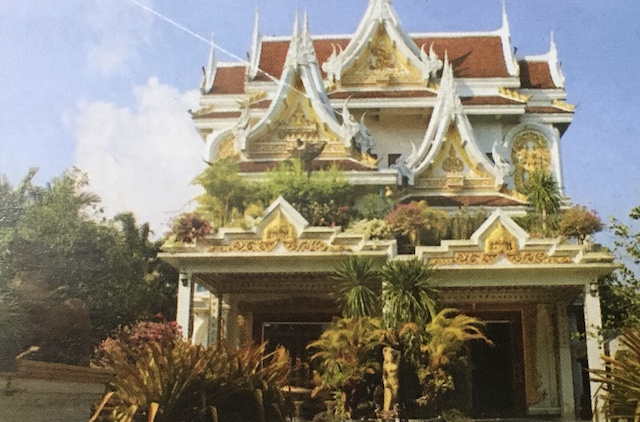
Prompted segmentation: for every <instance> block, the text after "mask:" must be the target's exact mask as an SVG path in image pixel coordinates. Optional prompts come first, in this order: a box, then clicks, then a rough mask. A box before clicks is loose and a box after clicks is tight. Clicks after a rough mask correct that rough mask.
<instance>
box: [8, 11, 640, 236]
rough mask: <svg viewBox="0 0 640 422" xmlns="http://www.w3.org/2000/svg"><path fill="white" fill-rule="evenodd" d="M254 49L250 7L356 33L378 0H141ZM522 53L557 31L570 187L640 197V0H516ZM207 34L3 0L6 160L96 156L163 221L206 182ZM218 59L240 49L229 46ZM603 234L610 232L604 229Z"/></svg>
mask: <svg viewBox="0 0 640 422" xmlns="http://www.w3.org/2000/svg"><path fill="white" fill-rule="evenodd" d="M136 1H141V2H143V3H144V4H146V5H148V6H149V7H151V8H152V9H154V10H156V11H158V12H159V13H161V14H163V15H165V16H167V17H168V18H170V19H172V20H174V21H176V22H179V23H180V24H181V25H183V26H184V27H186V28H188V29H189V30H191V31H192V32H194V33H197V34H199V35H201V36H203V37H205V38H207V39H208V38H209V37H210V36H211V33H212V32H214V33H215V39H216V43H217V44H219V45H220V46H222V47H224V48H225V49H227V50H229V51H231V52H233V53H234V54H236V55H238V56H240V57H245V54H246V52H247V51H248V50H249V48H250V38H251V31H252V22H253V14H254V11H255V8H256V7H259V8H260V13H261V28H262V33H263V34H265V35H288V34H289V33H290V31H291V28H292V23H293V15H294V14H295V11H296V9H299V10H301V11H302V10H308V12H309V16H310V24H311V31H312V33H316V34H318V33H352V32H353V31H354V30H355V28H356V26H357V24H358V22H359V20H360V18H361V16H362V14H363V12H364V10H365V7H366V1H365V0H340V1H339V0H324V1H317V0H297V1H296V0H269V1H268V0H259V1H258V0H250V1H239V0H233V1H232V0H218V1H213V0H207V1H205V0H183V1H179V2H178V1H175V0H136ZM394 6H395V7H396V10H397V11H398V14H399V16H400V19H401V21H402V23H403V24H404V26H405V28H406V29H407V30H408V31H413V32H416V31H420V32H440V31H488V30H494V29H497V28H498V27H499V26H500V23H501V12H500V10H501V1H500V0H474V1H469V0H395V1H394ZM506 7H507V12H508V15H509V21H510V24H511V35H512V42H513V44H514V46H515V47H517V48H518V50H517V55H518V56H522V55H535V54H542V53H545V52H546V51H547V50H548V48H549V33H550V31H553V32H554V34H555V39H556V43H557V45H558V50H559V54H560V59H561V60H562V62H563V65H562V69H563V71H564V74H565V76H566V80H567V82H566V88H567V92H568V95H569V97H568V101H569V102H571V103H574V104H578V108H577V111H576V115H575V120H574V122H573V124H572V125H571V127H570V128H569V130H568V131H567V132H566V134H565V135H564V137H563V138H562V154H563V168H564V175H565V185H566V193H567V194H568V195H569V196H571V197H572V198H573V200H574V202H576V203H579V204H583V205H587V206H588V207H590V208H594V209H596V210H598V211H599V212H600V214H601V215H602V216H603V217H605V218H608V216H610V215H617V216H626V215H627V214H628V212H629V210H630V209H631V208H632V207H633V206H635V205H638V204H640V171H639V170H638V160H639V158H640V143H639V140H638V133H640V119H639V118H638V117H639V116H640V101H639V100H638V99H637V92H638V91H640V86H639V85H640V77H638V71H637V66H638V64H639V63H640V60H639V59H638V57H640V25H638V23H637V22H638V21H640V3H639V2H637V1H636V0H629V1H625V0H617V1H616V2H604V1H596V0H563V1H550V0H549V1H530V0H517V1H516V0H507V1H506ZM208 50H209V46H208V45H207V44H206V43H205V42H203V41H202V40H199V39H198V38H196V37H194V36H193V35H190V34H188V33H187V32H185V31H183V30H181V29H179V28H177V27H175V26H173V25H171V24H169V23H168V22H166V21H165V20H162V19H160V18H158V17H157V16H155V15H153V14H151V13H149V12H148V11H146V10H144V9H143V8H142V7H140V6H139V5H136V4H135V1H132V0H64V1H52V0H49V1H46V0H44V1H43V0H3V1H2V3H1V4H0V52H1V57H2V60H0V174H5V175H7V176H8V177H9V179H10V180H11V181H14V182H15V181H17V180H19V179H20V177H21V176H23V175H24V174H26V172H27V169H28V168H29V167H32V166H37V167H39V168H40V173H39V176H38V178H37V182H39V183H44V182H45V181H47V180H49V179H50V178H51V177H53V176H55V175H58V174H60V173H61V172H62V171H63V170H64V169H65V168H69V167H71V166H73V165H78V166H79V167H80V168H81V169H83V170H85V171H87V172H88V174H89V176H90V178H91V180H92V186H93V189H94V190H96V191H97V192H98V193H99V194H100V195H101V196H102V198H103V201H104V202H105V205H106V208H107V211H108V212H111V213H113V212H117V211H124V210H133V211H135V212H136V214H137V215H138V216H139V219H140V220H147V221H151V222H152V226H153V227H154V228H155V229H156V231H157V232H162V231H164V230H165V224H166V222H167V221H169V219H170V218H171V216H172V215H175V213H177V212H179V211H180V210H183V209H185V206H187V205H185V204H187V203H188V200H189V198H191V197H193V195H195V191H194V189H193V188H192V187H189V183H190V181H191V180H192V179H193V177H194V176H196V175H197V174H198V173H199V172H200V171H201V170H202V169H203V165H204V164H203V162H202V160H201V157H202V152H203V146H202V142H201V141H200V139H199V137H198V135H197V134H196V132H195V129H193V127H192V125H191V123H190V121H189V116H188V114H187V112H186V111H187V109H189V108H193V107H195V106H196V104H197V98H198V94H197V91H196V89H197V87H198V86H199V83H200V76H201V73H200V67H201V66H202V65H204V64H205V63H206V59H207V55H208ZM217 55H218V58H219V59H220V60H224V61H227V60H232V59H231V58H229V57H225V55H224V54H223V53H222V52H218V54H217ZM603 240H604V239H603Z"/></svg>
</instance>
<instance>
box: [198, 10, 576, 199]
mask: <svg viewBox="0 0 640 422" xmlns="http://www.w3.org/2000/svg"><path fill="white" fill-rule="evenodd" d="M502 22H503V23H502V26H501V28H499V29H498V30H496V31H492V32H475V33H418V34H408V33H407V32H405V31H404V29H403V28H402V25H401V24H400V20H399V18H398V16H397V14H396V12H395V10H394V9H393V7H392V5H391V1H390V0H370V2H369V5H368V8H367V10H366V11H365V14H364V17H363V19H362V21H361V22H360V25H359V26H358V28H357V29H356V31H355V33H354V34H353V35H348V36H345V35H339V36H314V35H311V32H310V30H309V23H308V20H307V18H306V16H305V18H304V20H303V22H302V24H300V23H299V22H298V19H296V23H295V24H294V30H293V34H292V35H291V36H288V37H266V36H262V35H261V33H260V29H259V18H258V16H257V15H256V23H255V28H254V35H253V45H252V48H251V53H250V57H249V60H248V61H247V62H238V63H222V62H218V61H216V59H215V55H214V50H213V49H212V53H211V57H210V60H209V63H208V66H207V67H206V68H205V72H204V78H203V83H202V86H201V92H202V98H201V105H200V109H198V110H196V111H193V112H192V115H193V119H194V121H195V123H196V127H197V129H198V131H199V132H200V134H201V135H202V137H203V139H204V140H205V141H206V144H207V156H208V158H209V159H210V160H215V159H216V158H221V157H233V158H235V159H237V160H238V161H239V165H240V169H241V172H243V173H244V174H247V175H251V176H252V177H254V178H256V177H258V178H259V177H260V175H261V174H264V172H265V171H267V170H268V169H271V168H274V167H275V166H277V165H278V163H280V162H282V161H285V160H287V159H289V158H292V157H298V158H300V157H307V158H309V162H310V163H311V165H312V167H313V168H321V167H326V166H328V165H330V164H335V165H338V166H339V167H340V168H342V169H343V170H344V171H345V174H346V176H347V177H348V178H349V179H350V180H351V181H352V182H353V183H356V184H366V185H378V186H389V185H402V186H404V190H403V192H404V193H405V195H406V196H407V197H427V198H428V202H429V203H430V204H431V205H434V206H445V207H446V206H459V205H484V206H508V205H522V204H524V203H525V200H524V197H523V196H522V191H523V185H524V182H525V181H526V178H527V177H528V175H529V174H530V173H531V172H532V171H534V170H536V169H539V168H542V169H545V170H548V171H550V172H551V173H552V174H553V175H554V176H555V178H556V180H557V181H558V182H559V184H560V186H561V187H562V179H561V170H560V156H559V141H560V136H561V134H562V133H563V132H564V131H565V130H566V128H567V126H568V125H569V123H570V122H571V120H572V117H573V107H572V106H570V105H569V104H567V103H565V102H564V101H565V99H566V93H565V90H564V76H563V74H562V71H561V69H560V65H559V61H558V55H557V50H556V47H555V43H554V41H553V37H552V38H551V47H550V51H549V52H548V53H547V54H544V55H541V56H530V57H522V58H518V57H516V56H515V53H514V48H513V46H512V44H511V37H510V29H509V23H508V19H507V14H506V11H505V10H504V8H503V19H502Z"/></svg>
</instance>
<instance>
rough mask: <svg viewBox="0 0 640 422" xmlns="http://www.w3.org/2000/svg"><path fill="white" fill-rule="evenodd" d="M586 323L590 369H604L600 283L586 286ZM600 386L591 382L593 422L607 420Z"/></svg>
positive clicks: (596, 282)
mask: <svg viewBox="0 0 640 422" xmlns="http://www.w3.org/2000/svg"><path fill="white" fill-rule="evenodd" d="M584 323H585V337H586V343H587V361H588V362H589V369H604V362H603V361H602V358H601V355H603V354H604V347H603V339H602V317H601V315H600V295H599V294H598V281H597V279H596V280H592V281H591V283H588V284H585V288H584ZM599 386H600V385H599V384H598V383H595V382H591V384H590V387H591V408H592V409H593V420H594V421H598V420H600V421H604V420H606V419H605V417H604V414H603V413H602V398H601V397H598V396H600V395H601V393H600V392H599V391H598V387H599ZM596 406H597V408H596Z"/></svg>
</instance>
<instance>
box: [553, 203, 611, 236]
mask: <svg viewBox="0 0 640 422" xmlns="http://www.w3.org/2000/svg"><path fill="white" fill-rule="evenodd" d="M602 227H603V226H602V220H600V217H599V216H598V213H597V212H595V211H590V210H588V209H587V208H586V207H584V206H580V205H576V206H574V207H571V208H569V209H568V210H566V211H564V212H563V213H562V214H561V215H560V219H559V220H558V230H559V231H560V234H561V235H563V236H566V237H573V238H576V239H577V240H578V242H579V243H582V242H583V241H584V239H585V238H586V237H587V236H589V235H592V234H594V233H597V232H599V231H600V230H602Z"/></svg>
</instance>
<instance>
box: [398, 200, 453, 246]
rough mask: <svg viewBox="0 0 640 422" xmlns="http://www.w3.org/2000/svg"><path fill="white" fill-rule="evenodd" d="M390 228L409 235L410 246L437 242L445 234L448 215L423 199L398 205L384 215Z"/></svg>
mask: <svg viewBox="0 0 640 422" xmlns="http://www.w3.org/2000/svg"><path fill="white" fill-rule="evenodd" d="M385 220H386V221H387V223H388V224H389V225H390V226H391V228H392V230H393V231H394V232H396V233H397V234H400V235H405V236H408V237H409V240H410V242H411V245H412V246H418V245H424V244H427V243H429V244H438V243H440V240H441V239H442V238H443V237H444V236H445V235H446V233H447V229H448V221H449V216H448V215H447V213H446V212H444V211H440V210H436V209H434V208H430V207H428V206H427V203H426V202H425V201H420V202H415V201H414V202H410V203H408V204H401V205H398V206H397V207H396V208H395V209H394V210H393V211H391V212H390V213H389V214H387V216H386V217H385Z"/></svg>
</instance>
